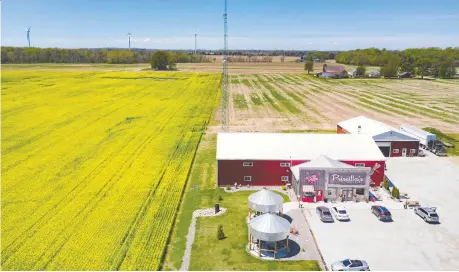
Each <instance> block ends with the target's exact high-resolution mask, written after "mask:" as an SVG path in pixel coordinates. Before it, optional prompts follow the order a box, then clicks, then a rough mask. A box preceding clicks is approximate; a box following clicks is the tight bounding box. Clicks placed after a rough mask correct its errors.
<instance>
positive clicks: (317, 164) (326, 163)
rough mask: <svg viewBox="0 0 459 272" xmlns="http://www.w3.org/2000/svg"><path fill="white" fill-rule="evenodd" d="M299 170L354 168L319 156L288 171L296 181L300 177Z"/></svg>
mask: <svg viewBox="0 0 459 272" xmlns="http://www.w3.org/2000/svg"><path fill="white" fill-rule="evenodd" d="M301 168H320V169H324V168H339V169H348V168H355V166H352V165H349V164H346V163H344V162H340V161H336V160H333V159H331V158H329V157H327V156H325V155H320V156H319V157H318V158H316V159H314V160H312V161H309V162H305V163H301V164H298V165H295V166H292V167H290V171H292V174H293V176H295V178H296V179H297V180H298V179H299V177H300V169H301Z"/></svg>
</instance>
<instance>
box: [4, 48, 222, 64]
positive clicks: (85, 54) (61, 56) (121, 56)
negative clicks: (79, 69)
mask: <svg viewBox="0 0 459 272" xmlns="http://www.w3.org/2000/svg"><path fill="white" fill-rule="evenodd" d="M1 51H2V52H1V54H2V55H1V56H2V59H1V63H2V64H5V63H109V64H129V63H149V62H150V60H151V57H152V56H153V54H154V53H155V52H156V51H153V50H135V51H134V50H132V51H130V50H113V49H61V48H38V47H10V46H2V50H1ZM171 54H173V55H174V56H175V61H176V62H178V63H187V62H215V61H216V58H215V57H211V56H205V55H193V54H192V53H185V52H180V51H175V52H171Z"/></svg>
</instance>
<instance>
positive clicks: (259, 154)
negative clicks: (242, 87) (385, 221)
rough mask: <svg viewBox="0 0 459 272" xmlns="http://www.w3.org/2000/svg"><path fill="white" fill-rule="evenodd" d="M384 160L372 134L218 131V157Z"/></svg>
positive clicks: (223, 158) (240, 158)
mask: <svg viewBox="0 0 459 272" xmlns="http://www.w3.org/2000/svg"><path fill="white" fill-rule="evenodd" d="M320 155H326V156H328V157H329V158H331V159H334V160H340V161H344V160H349V161H352V160H355V161H360V160H361V161H366V160H369V161H375V160H377V161H385V160H386V158H385V157H384V155H383V154H382V153H381V151H380V149H379V148H378V146H377V145H376V143H375V142H374V141H373V138H372V137H371V136H369V135H358V134H307V133H236V132H229V133H218V136H217V159H218V160H313V159H315V158H317V157H319V156H320Z"/></svg>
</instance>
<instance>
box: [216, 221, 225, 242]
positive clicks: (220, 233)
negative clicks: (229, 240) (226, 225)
mask: <svg viewBox="0 0 459 272" xmlns="http://www.w3.org/2000/svg"><path fill="white" fill-rule="evenodd" d="M217 239H218V240H223V239H225V233H224V232H223V225H222V224H220V225H218V230H217Z"/></svg>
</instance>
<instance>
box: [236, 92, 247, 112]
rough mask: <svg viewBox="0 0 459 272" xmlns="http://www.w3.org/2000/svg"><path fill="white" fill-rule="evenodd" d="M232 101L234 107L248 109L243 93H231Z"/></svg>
mask: <svg viewBox="0 0 459 272" xmlns="http://www.w3.org/2000/svg"><path fill="white" fill-rule="evenodd" d="M233 103H234V106H235V107H236V109H248V108H249V106H248V105H247V101H246V100H245V97H244V95H243V94H239V93H235V94H233Z"/></svg>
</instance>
